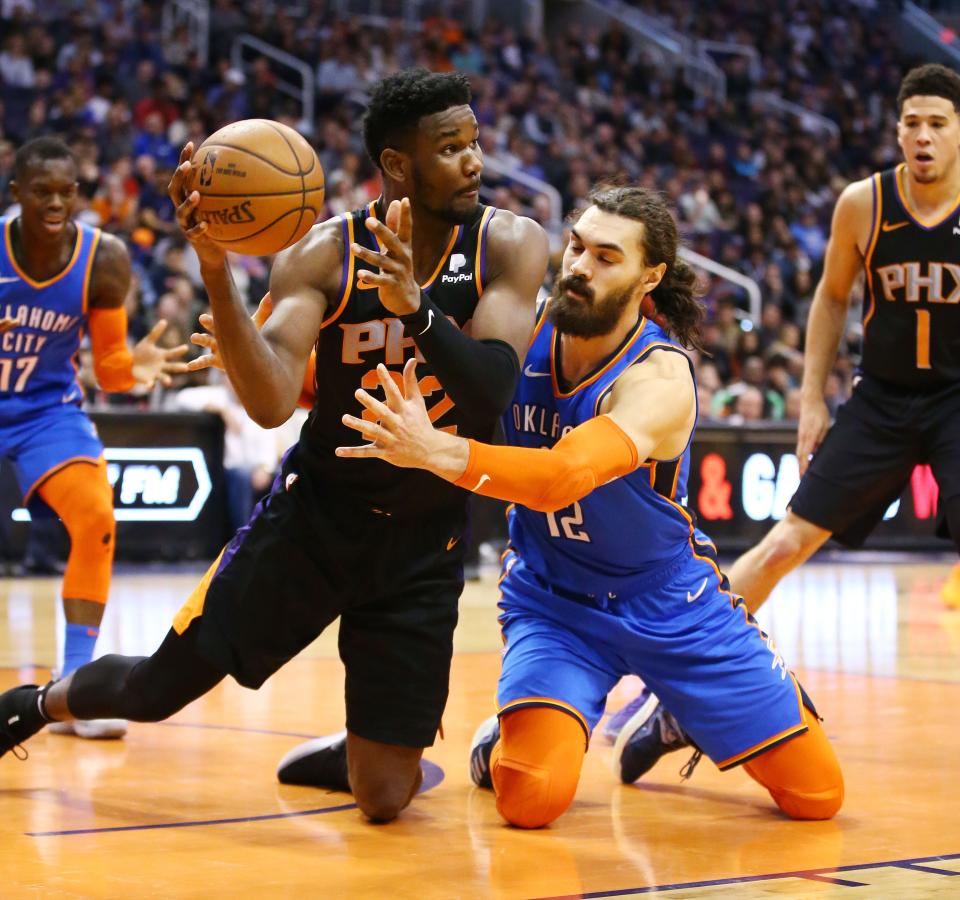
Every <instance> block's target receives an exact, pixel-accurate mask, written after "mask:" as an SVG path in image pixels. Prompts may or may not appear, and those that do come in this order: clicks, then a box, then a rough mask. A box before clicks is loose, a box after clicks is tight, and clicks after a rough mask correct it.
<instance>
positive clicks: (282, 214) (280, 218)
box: [189, 119, 323, 256]
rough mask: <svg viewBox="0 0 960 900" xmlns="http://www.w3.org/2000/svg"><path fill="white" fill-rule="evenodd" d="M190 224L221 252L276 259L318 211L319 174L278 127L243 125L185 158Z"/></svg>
mask: <svg viewBox="0 0 960 900" xmlns="http://www.w3.org/2000/svg"><path fill="white" fill-rule="evenodd" d="M192 162H193V169H192V171H191V174H192V178H191V183H190V185H189V187H190V189H191V190H196V191H199V193H200V203H199V205H198V207H197V215H198V217H199V218H200V219H201V220H202V221H204V222H207V223H208V226H209V230H208V234H209V235H210V237H212V238H213V239H214V240H215V241H216V242H217V243H218V244H220V246H222V247H223V248H224V249H225V250H234V251H236V252H237V253H245V254H247V255H248V256H266V255H268V254H270V253H277V252H279V251H280V250H283V249H284V248H285V247H289V246H290V245H291V244H294V243H296V242H297V241H299V240H300V238H302V237H303V236H304V235H305V234H306V233H307V231H308V230H309V229H310V226H311V225H313V223H314V222H316V220H317V216H318V215H319V214H320V210H321V208H322V207H323V169H322V168H321V167H320V160H318V159H317V154H316V153H314V152H313V148H312V147H311V146H310V145H309V144H308V143H307V141H306V139H305V138H304V137H302V136H301V135H300V134H298V133H297V132H296V131H294V130H293V129H292V128H288V127H287V126H286V125H281V124H280V123H279V122H271V121H270V120H268V119H245V120H244V121H242V122H234V123H233V124H232V125H227V126H225V127H224V128H221V129H220V130H219V131H216V132H214V133H213V134H211V135H210V137H208V138H207V139H206V140H205V141H204V142H203V143H202V144H201V145H200V147H199V148H198V149H197V151H196V153H195V154H194V156H193V160H192Z"/></svg>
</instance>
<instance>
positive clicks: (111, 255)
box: [89, 232, 131, 309]
mask: <svg viewBox="0 0 960 900" xmlns="http://www.w3.org/2000/svg"><path fill="white" fill-rule="evenodd" d="M130 276H131V267H130V254H129V253H128V252H127V248H126V246H125V245H124V243H123V241H121V240H120V238H118V237H114V236H113V235H112V234H107V233H106V232H101V233H100V243H99V244H98V246H97V255H96V257H95V258H94V261H93V271H92V272H91V273H90V300H89V305H90V309H116V308H117V307H119V306H123V301H124V299H125V298H126V296H127V291H128V290H130Z"/></svg>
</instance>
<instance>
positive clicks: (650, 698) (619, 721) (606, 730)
mask: <svg viewBox="0 0 960 900" xmlns="http://www.w3.org/2000/svg"><path fill="white" fill-rule="evenodd" d="M659 702H660V701H659V700H657V697H656V695H655V694H654V693H653V691H651V690H650V688H648V687H644V688H643V690H641V691H640V693H639V694H637V696H636V697H634V698H633V699H632V700H631V701H630V702H629V703H628V704H627V705H626V706H624V707H623V708H622V709H619V710H617V712H615V713H614V714H613V715H612V716H610V718H609V719H607V721H606V724H604V726H603V736H604V738H606V740H607V743H610V744H615V743H616V742H617V736H618V735H619V734H620V732H621V731H623V726H624V725H626V724H627V722H629V721H630V720H631V719H632V718H633V717H634V716H635V715H636V714H637V713H638V712H640V711H641V710H643V709H644V708H645V707H647V706H649V709H648V710H647V714H648V715H649V713H651V712H653V707H654V706H656V705H657V703H659ZM643 718H646V716H643Z"/></svg>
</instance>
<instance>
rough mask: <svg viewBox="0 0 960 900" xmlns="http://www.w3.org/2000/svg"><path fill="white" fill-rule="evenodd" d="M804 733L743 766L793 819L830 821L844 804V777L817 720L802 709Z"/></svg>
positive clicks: (805, 709)
mask: <svg viewBox="0 0 960 900" xmlns="http://www.w3.org/2000/svg"><path fill="white" fill-rule="evenodd" d="M803 715H804V721H805V722H806V724H807V728H808V730H807V732H806V733H805V734H802V735H800V736H799V737H795V738H792V739H791V740H789V741H787V742H786V743H785V744H780V745H779V746H777V747H774V748H773V749H771V750H768V751H767V752H766V753H763V754H761V755H760V756H758V757H756V758H755V759H752V760H750V761H749V762H748V763H745V764H744V768H745V769H746V770H747V773H748V774H749V775H750V777H751V778H753V779H754V780H755V781H757V782H759V783H760V784H762V785H763V786H764V787H765V788H766V789H767V790H768V791H769V792H770V796H771V797H772V798H773V801H774V803H776V804H777V806H779V807H780V809H781V810H783V812H785V813H786V814H787V815H788V816H790V818H792V819H830V818H832V817H833V816H834V815H836V814H837V812H838V811H839V809H840V807H841V806H842V805H843V774H842V773H841V771H840V763H839V762H838V760H837V757H836V754H834V752H833V748H832V747H831V746H830V742H829V741H828V740H827V736H826V734H824V731H823V727H822V726H821V724H820V722H819V720H818V719H817V717H816V716H815V715H814V714H813V713H812V712H810V710H809V709H807V708H806V707H804V710H803Z"/></svg>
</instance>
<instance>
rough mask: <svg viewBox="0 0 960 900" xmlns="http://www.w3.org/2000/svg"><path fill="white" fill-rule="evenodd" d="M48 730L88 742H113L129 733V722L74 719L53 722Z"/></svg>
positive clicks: (122, 720) (124, 720)
mask: <svg viewBox="0 0 960 900" xmlns="http://www.w3.org/2000/svg"><path fill="white" fill-rule="evenodd" d="M48 730H49V731H52V732H53V733H54V734H72V735H74V736H75V737H79V738H86V739H87V740H88V741H111V740H117V739H118V738H122V737H123V736H124V735H125V734H126V733H127V720H126V719H74V720H73V721H70V722H51V723H50V725H49V726H48Z"/></svg>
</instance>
